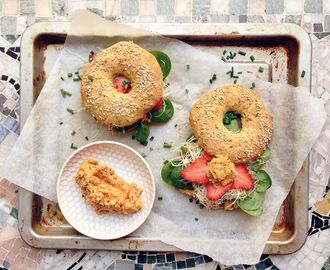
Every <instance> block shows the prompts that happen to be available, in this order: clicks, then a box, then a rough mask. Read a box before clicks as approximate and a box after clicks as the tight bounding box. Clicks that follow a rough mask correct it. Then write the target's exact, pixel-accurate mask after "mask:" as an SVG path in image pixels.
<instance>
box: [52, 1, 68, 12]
mask: <svg viewBox="0 0 330 270" xmlns="http://www.w3.org/2000/svg"><path fill="white" fill-rule="evenodd" d="M52 13H53V14H54V15H60V16H66V15H67V13H68V7H67V1H65V0H56V1H54V0H53V1H52Z"/></svg>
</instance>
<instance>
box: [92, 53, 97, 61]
mask: <svg viewBox="0 0 330 270" xmlns="http://www.w3.org/2000/svg"><path fill="white" fill-rule="evenodd" d="M96 54H97V53H95V52H93V54H92V60H94V59H95V58H96Z"/></svg>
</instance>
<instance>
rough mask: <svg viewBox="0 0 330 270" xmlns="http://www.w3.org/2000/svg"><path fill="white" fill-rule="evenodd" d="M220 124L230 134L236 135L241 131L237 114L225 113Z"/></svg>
mask: <svg viewBox="0 0 330 270" xmlns="http://www.w3.org/2000/svg"><path fill="white" fill-rule="evenodd" d="M222 122H223V124H224V126H225V127H226V128H227V129H228V130H229V131H231V132H234V133H238V132H239V131H240V130H241V129H242V123H241V116H240V115H239V114H237V113H234V112H227V113H226V114H225V116H224V117H223V121H222Z"/></svg>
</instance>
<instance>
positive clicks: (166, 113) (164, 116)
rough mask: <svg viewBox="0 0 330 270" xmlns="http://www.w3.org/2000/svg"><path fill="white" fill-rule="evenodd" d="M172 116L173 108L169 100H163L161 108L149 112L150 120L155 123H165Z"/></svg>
mask: <svg viewBox="0 0 330 270" xmlns="http://www.w3.org/2000/svg"><path fill="white" fill-rule="evenodd" d="M173 114H174V107H173V104H172V102H171V101H170V100H169V99H164V102H163V107H162V108H161V109H159V110H155V109H152V110H151V111H150V120H151V121H153V122H155V123H166V122H168V121H169V120H170V119H171V118H172V117H173Z"/></svg>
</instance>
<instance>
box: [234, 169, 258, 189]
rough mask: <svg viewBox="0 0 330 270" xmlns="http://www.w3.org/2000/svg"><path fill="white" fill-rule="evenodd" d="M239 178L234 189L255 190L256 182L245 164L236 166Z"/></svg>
mask: <svg viewBox="0 0 330 270" xmlns="http://www.w3.org/2000/svg"><path fill="white" fill-rule="evenodd" d="M235 170H236V172H237V176H236V177H235V179H234V182H233V188H235V189H244V190H251V189H253V188H254V180H253V178H252V176H251V174H250V173H249V170H248V168H247V167H246V165H244V164H235Z"/></svg>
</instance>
